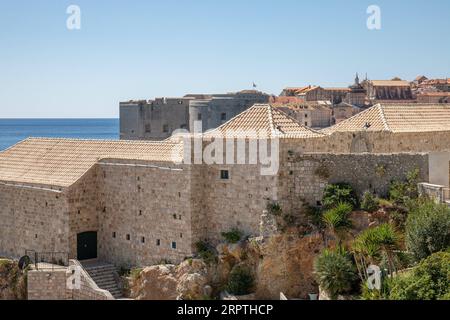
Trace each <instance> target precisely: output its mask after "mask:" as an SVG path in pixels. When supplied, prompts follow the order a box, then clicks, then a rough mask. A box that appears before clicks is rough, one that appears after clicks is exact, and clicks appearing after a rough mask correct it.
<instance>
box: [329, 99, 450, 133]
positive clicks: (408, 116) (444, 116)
mask: <svg viewBox="0 0 450 320" xmlns="http://www.w3.org/2000/svg"><path fill="white" fill-rule="evenodd" d="M355 131H387V132H430V131H450V105H448V104H377V105H375V106H373V107H372V108H369V109H367V110H365V111H363V112H361V113H358V114H357V115H355V116H353V117H351V118H349V119H347V120H345V121H343V122H340V123H338V124H336V125H334V126H332V127H330V128H326V129H323V130H321V132H323V133H326V134H332V133H334V132H355Z"/></svg>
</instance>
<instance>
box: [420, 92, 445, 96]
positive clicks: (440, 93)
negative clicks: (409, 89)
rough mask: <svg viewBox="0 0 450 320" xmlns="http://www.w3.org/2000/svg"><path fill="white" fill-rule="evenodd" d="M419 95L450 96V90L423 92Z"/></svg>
mask: <svg viewBox="0 0 450 320" xmlns="http://www.w3.org/2000/svg"><path fill="white" fill-rule="evenodd" d="M417 96H430V97H450V92H423V93H419V94H418V95H417Z"/></svg>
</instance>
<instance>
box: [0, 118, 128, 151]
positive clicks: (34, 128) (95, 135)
mask: <svg viewBox="0 0 450 320" xmlns="http://www.w3.org/2000/svg"><path fill="white" fill-rule="evenodd" d="M28 137H40V138H44V137H45V138H76V139H107V140H111V139H113V140H116V139H119V119H0V151H1V150H4V149H6V148H9V147H10V146H12V145H14V144H16V143H17V142H19V141H21V140H23V139H26V138H28Z"/></svg>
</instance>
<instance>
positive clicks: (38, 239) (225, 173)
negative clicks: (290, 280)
mask: <svg viewBox="0 0 450 320" xmlns="http://www.w3.org/2000/svg"><path fill="white" fill-rule="evenodd" d="M221 138H226V140H225V141H222V140H220V139H221ZM230 142H231V144H230ZM274 145H275V146H277V147H278V148H277V149H272V146H274ZM198 146H199V148H200V154H201V155H202V156H205V155H210V156H211V157H212V158H214V159H215V161H214V162H212V163H208V162H207V161H206V160H205V159H200V160H201V161H200V162H196V161H192V156H194V160H195V157H196V153H195V150H196V148H197V147H198ZM211 146H214V148H211ZM229 146H231V148H232V149H231V150H233V153H230V152H229V149H228V148H229ZM236 146H237V147H238V148H237V150H238V151H237V152H236V153H234V151H235V149H234V148H235V147H236ZM239 146H243V149H239ZM269 146H270V147H269ZM239 150H244V151H245V156H244V158H243V161H242V158H240V157H239ZM272 150H274V151H272ZM275 150H276V151H275ZM268 151H270V152H269V153H268V154H270V157H264V154H265V153H266V152H268ZM449 151H450V106H448V105H443V104H440V105H419V104H415V105H407V104H399V105H376V106H374V107H372V108H370V109H367V110H365V111H363V112H361V113H359V114H358V115H356V116H354V117H352V118H350V119H347V120H345V121H343V122H341V123H339V124H337V125H335V126H333V127H330V128H327V129H324V130H321V131H316V130H313V129H310V128H308V127H306V126H304V125H303V124H301V123H299V122H298V121H296V120H295V119H293V118H292V117H289V116H288V115H286V114H285V113H284V112H281V111H280V110H278V109H277V108H274V107H272V106H270V105H255V106H253V107H251V108H249V109H247V110H246V111H244V112H242V113H241V114H239V115H238V116H236V117H234V118H233V119H231V120H230V121H227V122H226V123H225V124H223V125H221V126H219V127H218V128H217V129H215V130H212V131H210V132H208V133H207V134H204V135H184V136H183V135H180V136H175V137H172V138H170V139H167V140H165V141H161V142H149V141H89V140H66V139H42V138H41V139H27V140H25V141H22V142H20V143H18V144H17V145H15V146H13V147H11V148H9V149H8V150H6V151H3V152H1V153H0V168H1V170H0V254H1V255H4V256H9V257H18V256H21V255H23V254H24V253H25V250H34V251H38V252H67V254H68V255H69V257H70V258H78V259H79V260H83V259H89V258H95V257H98V258H100V259H101V260H104V261H107V262H110V263H113V264H115V265H116V266H145V265H151V264H155V263H158V262H160V261H161V260H169V261H171V262H174V263H177V262H180V261H182V260H183V259H185V257H189V256H192V255H193V254H194V252H195V243H197V241H199V240H202V239H206V240H208V241H211V242H212V243H217V241H219V240H220V239H221V238H222V236H221V233H222V232H226V231H230V230H231V229H233V228H238V229H240V230H242V231H243V232H244V233H245V234H247V235H255V234H256V235H257V234H258V233H259V223H260V217H261V214H262V213H263V212H264V210H265V209H266V207H267V204H268V203H270V202H272V201H277V202H279V203H280V204H281V206H282V207H283V210H284V211H285V212H286V213H289V214H293V215H302V212H303V211H302V208H304V206H305V205H320V201H321V199H322V195H323V194H322V193H323V189H324V187H325V186H326V185H327V183H332V182H342V181H347V182H350V183H351V184H352V185H353V186H354V187H355V189H356V190H357V192H358V193H362V192H364V191H365V190H374V191H375V192H377V193H379V194H383V193H384V192H386V190H387V188H388V186H389V183H390V181H391V180H392V179H403V178H404V177H405V175H406V173H407V172H409V171H411V170H412V169H415V168H419V169H420V179H421V181H424V182H430V183H439V184H443V185H447V186H448V185H449V162H450V153H449ZM268 154H267V155H268ZM220 155H223V156H224V157H222V158H221V159H220V157H219V156H220ZM254 156H255V157H256V158H254ZM202 160H203V161H202ZM266 160H267V161H266ZM275 164H276V165H277V166H275ZM271 166H273V168H276V170H275V171H273V172H271V173H264V172H265V171H264V170H266V169H267V168H269V167H271ZM377 167H382V168H383V174H382V175H380V174H379V170H376V168H377ZM323 172H327V174H323Z"/></svg>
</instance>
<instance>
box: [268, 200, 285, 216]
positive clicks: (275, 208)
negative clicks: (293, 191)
mask: <svg viewBox="0 0 450 320" xmlns="http://www.w3.org/2000/svg"><path fill="white" fill-rule="evenodd" d="M267 211H268V212H269V213H270V214H272V215H274V216H280V215H281V213H282V212H283V210H282V209H281V206H280V204H279V203H278V202H269V203H268V204H267Z"/></svg>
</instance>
